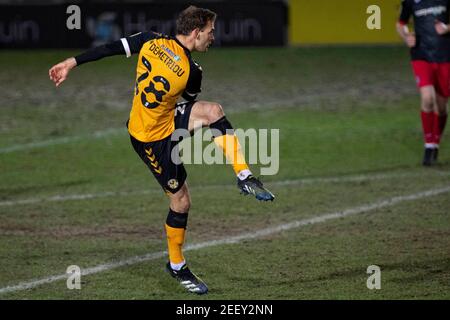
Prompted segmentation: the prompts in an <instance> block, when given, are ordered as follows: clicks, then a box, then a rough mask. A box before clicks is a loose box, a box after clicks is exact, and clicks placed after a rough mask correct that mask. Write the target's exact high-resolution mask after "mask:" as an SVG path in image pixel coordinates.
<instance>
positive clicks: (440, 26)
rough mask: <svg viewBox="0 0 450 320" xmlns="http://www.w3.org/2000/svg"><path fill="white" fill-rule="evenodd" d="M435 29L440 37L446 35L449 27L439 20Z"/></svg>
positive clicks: (435, 24)
mask: <svg viewBox="0 0 450 320" xmlns="http://www.w3.org/2000/svg"><path fill="white" fill-rule="evenodd" d="M434 29H435V30H436V32H437V34H438V35H443V34H446V33H447V32H448V31H449V30H448V25H446V24H445V23H443V22H440V21H439V20H435V21H434Z"/></svg>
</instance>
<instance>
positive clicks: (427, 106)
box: [422, 95, 435, 112]
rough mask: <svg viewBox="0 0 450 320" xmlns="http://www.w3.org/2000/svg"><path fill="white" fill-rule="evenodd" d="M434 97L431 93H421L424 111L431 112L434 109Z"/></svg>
mask: <svg viewBox="0 0 450 320" xmlns="http://www.w3.org/2000/svg"><path fill="white" fill-rule="evenodd" d="M434 105H435V101H434V97H433V96H432V95H422V110H423V111H425V112H431V111H433V110H434Z"/></svg>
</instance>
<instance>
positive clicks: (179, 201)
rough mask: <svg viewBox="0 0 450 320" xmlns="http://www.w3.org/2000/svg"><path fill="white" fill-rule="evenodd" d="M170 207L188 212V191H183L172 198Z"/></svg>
mask: <svg viewBox="0 0 450 320" xmlns="http://www.w3.org/2000/svg"><path fill="white" fill-rule="evenodd" d="M171 207H172V209H173V210H175V211H176V212H189V209H190V208H191V197H190V196H189V193H187V192H183V193H182V194H181V195H179V196H178V197H176V198H174V199H172V201H171Z"/></svg>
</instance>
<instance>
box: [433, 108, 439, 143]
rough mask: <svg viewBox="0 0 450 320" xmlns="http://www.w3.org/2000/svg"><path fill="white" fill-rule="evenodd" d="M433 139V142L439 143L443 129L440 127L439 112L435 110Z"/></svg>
mask: <svg viewBox="0 0 450 320" xmlns="http://www.w3.org/2000/svg"><path fill="white" fill-rule="evenodd" d="M432 131H433V140H432V143H435V144H437V145H439V141H441V130H440V128H439V114H437V113H434V112H433V129H432Z"/></svg>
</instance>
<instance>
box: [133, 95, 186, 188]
mask: <svg viewBox="0 0 450 320" xmlns="http://www.w3.org/2000/svg"><path fill="white" fill-rule="evenodd" d="M194 103H195V101H189V102H181V103H177V105H176V110H175V129H186V130H187V129H188V126H189V117H190V115H191V110H192V106H193V105H194ZM171 138H172V136H171V135H170V136H168V137H166V138H164V139H162V140H159V141H153V142H142V141H139V140H137V139H135V138H134V137H133V136H131V135H130V140H131V144H132V145H133V148H134V150H135V151H136V153H137V154H138V155H139V157H140V158H141V159H142V161H144V163H145V164H146V165H147V167H148V168H149V169H150V171H151V172H152V173H153V175H154V176H155V178H156V180H157V181H158V183H159V184H160V185H161V187H162V188H163V190H164V191H165V192H166V193H167V192H170V193H176V192H177V191H178V190H180V189H181V187H182V186H183V184H184V182H185V181H186V177H187V173H186V169H185V168H184V165H183V163H181V160H180V159H179V158H175V159H172V155H176V157H177V156H178V154H179V152H178V143H179V141H172V139H171ZM174 160H175V161H174Z"/></svg>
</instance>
